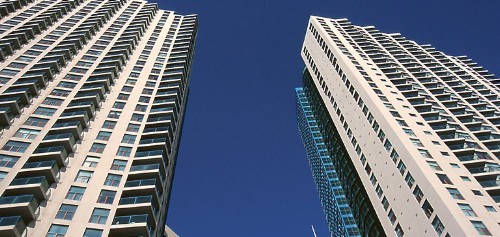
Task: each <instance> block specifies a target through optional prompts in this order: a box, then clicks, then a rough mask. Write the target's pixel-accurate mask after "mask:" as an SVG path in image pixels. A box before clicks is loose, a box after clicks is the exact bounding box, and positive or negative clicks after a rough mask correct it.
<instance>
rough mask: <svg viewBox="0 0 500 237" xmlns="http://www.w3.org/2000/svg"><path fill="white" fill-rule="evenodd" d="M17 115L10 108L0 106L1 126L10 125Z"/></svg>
mask: <svg viewBox="0 0 500 237" xmlns="http://www.w3.org/2000/svg"><path fill="white" fill-rule="evenodd" d="M14 116H15V114H14V113H13V112H12V110H11V109H10V108H9V107H5V106H0V126H1V127H5V126H9V125H10V123H11V122H10V121H11V120H12V119H13V118H14Z"/></svg>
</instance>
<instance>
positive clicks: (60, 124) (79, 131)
mask: <svg viewBox="0 0 500 237" xmlns="http://www.w3.org/2000/svg"><path fill="white" fill-rule="evenodd" d="M50 132H51V133H54V134H55V133H61V134H63V133H67V134H73V136H74V137H75V139H76V140H81V139H82V138H83V128H82V124H81V121H80V120H76V121H67V120H62V121H61V120H60V119H59V120H57V122H56V123H55V124H54V125H53V126H52V129H51V130H50Z"/></svg>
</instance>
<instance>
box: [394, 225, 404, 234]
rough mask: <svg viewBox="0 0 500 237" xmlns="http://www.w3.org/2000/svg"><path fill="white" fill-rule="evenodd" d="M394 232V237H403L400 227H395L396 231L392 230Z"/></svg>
mask: <svg viewBox="0 0 500 237" xmlns="http://www.w3.org/2000/svg"><path fill="white" fill-rule="evenodd" d="M394 231H395V232H396V236H398V237H403V236H404V234H405V232H404V231H403V228H401V225H399V224H397V225H396V229H394Z"/></svg>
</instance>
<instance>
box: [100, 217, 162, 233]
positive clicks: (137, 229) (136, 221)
mask: <svg viewBox="0 0 500 237" xmlns="http://www.w3.org/2000/svg"><path fill="white" fill-rule="evenodd" d="M152 223H154V221H152V220H151V217H150V216H149V215H147V214H141V215H129V216H115V218H114V219H113V224H112V226H111V229H110V231H109V236H110V237H125V236H143V237H150V236H153V231H154V229H155V227H154V226H153V224H152Z"/></svg>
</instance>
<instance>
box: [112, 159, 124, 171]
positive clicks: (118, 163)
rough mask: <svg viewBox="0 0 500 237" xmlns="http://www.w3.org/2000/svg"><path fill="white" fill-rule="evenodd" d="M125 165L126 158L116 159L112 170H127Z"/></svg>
mask: <svg viewBox="0 0 500 237" xmlns="http://www.w3.org/2000/svg"><path fill="white" fill-rule="evenodd" d="M125 166H127V161H124V160H114V161H113V164H112V165H111V169H112V170H125Z"/></svg>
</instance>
